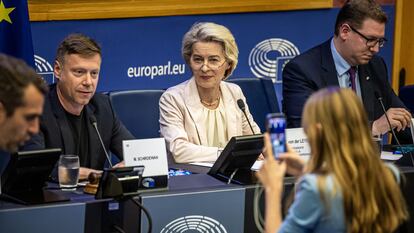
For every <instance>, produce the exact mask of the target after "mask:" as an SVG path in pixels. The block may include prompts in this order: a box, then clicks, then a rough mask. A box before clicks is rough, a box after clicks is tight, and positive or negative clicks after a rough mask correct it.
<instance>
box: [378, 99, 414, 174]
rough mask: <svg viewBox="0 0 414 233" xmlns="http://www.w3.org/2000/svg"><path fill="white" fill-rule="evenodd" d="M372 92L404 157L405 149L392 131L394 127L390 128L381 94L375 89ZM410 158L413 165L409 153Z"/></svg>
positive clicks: (413, 163) (413, 162)
mask: <svg viewBox="0 0 414 233" xmlns="http://www.w3.org/2000/svg"><path fill="white" fill-rule="evenodd" d="M374 94H375V97H376V98H377V99H378V101H379V102H380V104H381V107H382V111H383V112H384V114H385V118H387V122H388V126H389V127H390V130H391V133H392V136H393V137H394V138H395V141H396V142H397V145H398V146H399V147H400V149H401V154H402V155H403V156H404V157H406V153H405V151H404V148H403V147H402V146H401V144H400V141H399V140H398V138H397V136H396V135H395V131H394V129H393V128H392V125H391V122H390V119H389V118H388V115H387V110H386V109H385V106H384V103H383V102H382V96H381V95H380V94H379V93H378V92H377V91H375V92H374ZM410 159H411V164H412V165H413V166H414V160H413V157H412V156H411V154H410Z"/></svg>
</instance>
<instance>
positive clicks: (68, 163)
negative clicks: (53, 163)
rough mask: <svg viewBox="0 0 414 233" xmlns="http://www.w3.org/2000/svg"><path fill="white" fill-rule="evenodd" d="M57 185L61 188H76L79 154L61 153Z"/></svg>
mask: <svg viewBox="0 0 414 233" xmlns="http://www.w3.org/2000/svg"><path fill="white" fill-rule="evenodd" d="M58 177H59V187H60V188H62V190H76V186H77V185H78V179H79V156H77V155H61V156H60V158H59V166H58Z"/></svg>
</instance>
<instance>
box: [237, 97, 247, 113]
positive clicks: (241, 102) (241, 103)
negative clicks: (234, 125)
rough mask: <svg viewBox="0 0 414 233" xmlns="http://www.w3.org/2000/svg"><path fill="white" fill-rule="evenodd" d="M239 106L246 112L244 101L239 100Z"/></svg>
mask: <svg viewBox="0 0 414 233" xmlns="http://www.w3.org/2000/svg"><path fill="white" fill-rule="evenodd" d="M237 105H238V106H239V108H240V109H241V110H242V111H244V110H245V108H246V106H245V105H244V101H243V100H242V99H238V100H237Z"/></svg>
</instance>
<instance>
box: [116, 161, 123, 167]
mask: <svg viewBox="0 0 414 233" xmlns="http://www.w3.org/2000/svg"><path fill="white" fill-rule="evenodd" d="M118 167H125V161H121V162H119V163H117V164H115V165H114V166H113V168H118Z"/></svg>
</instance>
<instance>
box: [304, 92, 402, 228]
mask: <svg viewBox="0 0 414 233" xmlns="http://www.w3.org/2000/svg"><path fill="white" fill-rule="evenodd" d="M302 118H303V121H302V125H303V127H304V129H305V132H306V133H307V135H308V140H309V143H310V146H311V148H312V156H311V159H310V161H309V163H308V166H307V172H309V173H314V174H317V175H318V177H319V179H318V189H319V190H320V193H321V199H322V200H323V201H324V202H325V203H326V201H325V200H326V197H327V195H329V194H328V191H327V190H326V188H325V187H326V178H327V176H330V175H332V176H333V177H334V181H335V182H334V183H335V187H336V189H335V190H340V193H341V194H342V197H343V204H344V212H345V213H344V214H345V218H346V225H347V229H348V230H347V231H348V232H350V233H357V232H358V233H370V232H376V233H385V232H387V233H388V232H393V231H394V230H396V229H397V227H398V226H399V225H400V224H401V223H402V222H403V221H404V220H405V219H407V218H408V214H407V209H406V206H405V201H404V198H403V196H402V193H401V190H400V187H399V185H398V183H397V182H396V178H395V175H394V173H393V172H392V171H391V170H390V169H389V168H388V167H386V166H385V165H384V163H382V161H381V160H380V158H379V151H378V149H377V147H376V146H375V144H374V142H373V140H372V136H371V133H370V130H369V128H368V119H367V116H366V114H365V111H364V109H363V106H362V103H361V101H360V100H359V98H358V97H357V96H356V95H355V94H354V92H353V91H352V90H349V89H339V88H334V87H331V88H326V89H322V90H320V91H318V92H316V93H315V94H313V95H312V96H311V97H310V98H309V99H308V101H307V102H306V104H305V108H304V111H303V116H302ZM334 193H335V191H334ZM331 195H332V194H331Z"/></svg>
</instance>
